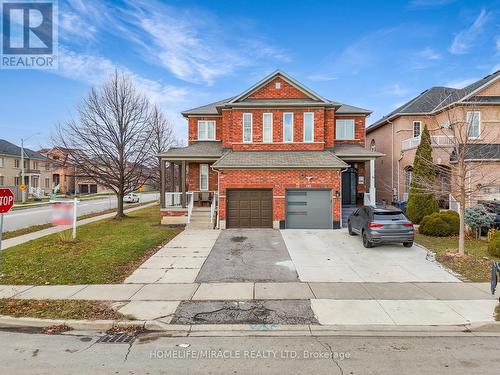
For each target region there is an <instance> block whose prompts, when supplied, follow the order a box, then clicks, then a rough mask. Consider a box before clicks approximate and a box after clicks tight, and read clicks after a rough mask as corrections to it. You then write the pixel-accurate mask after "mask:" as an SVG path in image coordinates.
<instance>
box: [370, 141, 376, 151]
mask: <svg viewBox="0 0 500 375" xmlns="http://www.w3.org/2000/svg"><path fill="white" fill-rule="evenodd" d="M370 150H371V151H377V146H376V145H375V139H372V141H371V142H370Z"/></svg>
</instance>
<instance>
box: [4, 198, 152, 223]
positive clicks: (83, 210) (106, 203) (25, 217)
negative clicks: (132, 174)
mask: <svg viewBox="0 0 500 375" xmlns="http://www.w3.org/2000/svg"><path fill="white" fill-rule="evenodd" d="M140 196H141V203H142V202H151V201H154V200H157V199H159V196H160V195H159V193H151V194H140ZM116 206H117V199H116V197H115V196H107V197H104V198H98V199H92V200H84V201H81V202H80V204H79V205H78V216H81V215H87V214H92V213H95V212H101V211H105V210H109V209H111V208H115V207H116ZM125 206H126V205H125ZM51 221H52V206H50V205H49V206H43V207H33V208H24V209H21V210H14V211H10V212H9V213H7V214H5V216H4V228H3V231H4V232H8V231H12V230H16V229H22V228H26V227H30V226H32V225H38V224H47V223H50V222H51Z"/></svg>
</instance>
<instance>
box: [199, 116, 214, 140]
mask: <svg viewBox="0 0 500 375" xmlns="http://www.w3.org/2000/svg"><path fill="white" fill-rule="evenodd" d="M200 123H206V124H207V125H205V126H207V128H206V134H207V137H206V138H202V137H200ZM209 123H211V124H214V137H213V138H209V137H208V124H209ZM216 133H217V124H216V122H215V120H198V141H215V139H216V138H217V136H216Z"/></svg>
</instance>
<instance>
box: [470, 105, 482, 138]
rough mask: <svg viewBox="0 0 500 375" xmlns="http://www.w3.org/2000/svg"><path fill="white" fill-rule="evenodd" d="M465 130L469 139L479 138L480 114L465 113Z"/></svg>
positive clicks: (474, 112)
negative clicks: (466, 129)
mask: <svg viewBox="0 0 500 375" xmlns="http://www.w3.org/2000/svg"><path fill="white" fill-rule="evenodd" d="M467 128H468V131H467V135H468V137H469V138H479V136H480V135H481V112H477V111H473V112H467Z"/></svg>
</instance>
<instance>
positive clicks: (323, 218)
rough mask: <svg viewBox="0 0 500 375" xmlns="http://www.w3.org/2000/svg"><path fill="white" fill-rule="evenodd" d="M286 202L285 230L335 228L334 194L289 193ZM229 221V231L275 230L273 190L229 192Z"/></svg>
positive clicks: (316, 192) (319, 190)
mask: <svg viewBox="0 0 500 375" xmlns="http://www.w3.org/2000/svg"><path fill="white" fill-rule="evenodd" d="M284 198H285V215H286V219H285V223H284V227H285V228H289V229H312V228H316V229H328V228H332V191H331V190H328V189H324V190H323V189H287V190H286V193H285V197H284ZM278 199H283V197H280V198H278ZM226 219H227V221H226V227H227V228H272V227H273V191H272V189H228V190H227V196H226Z"/></svg>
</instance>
